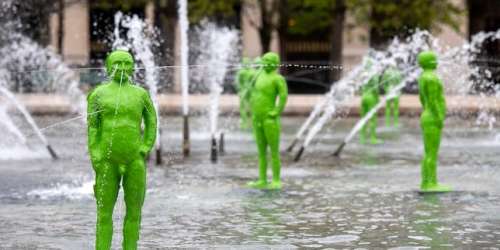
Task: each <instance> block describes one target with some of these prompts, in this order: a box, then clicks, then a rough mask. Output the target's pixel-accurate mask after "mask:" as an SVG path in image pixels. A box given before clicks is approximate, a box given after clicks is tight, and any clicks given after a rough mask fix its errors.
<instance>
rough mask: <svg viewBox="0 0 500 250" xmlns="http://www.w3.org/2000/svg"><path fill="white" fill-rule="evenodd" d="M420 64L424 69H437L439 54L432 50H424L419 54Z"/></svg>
mask: <svg viewBox="0 0 500 250" xmlns="http://www.w3.org/2000/svg"><path fill="white" fill-rule="evenodd" d="M418 64H419V65H420V67H422V68H423V69H431V70H432V69H436V68H437V56H436V54H435V53H434V52H432V51H424V52H421V53H420V54H418Z"/></svg>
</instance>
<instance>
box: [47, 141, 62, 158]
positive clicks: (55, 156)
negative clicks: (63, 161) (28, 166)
mask: <svg viewBox="0 0 500 250" xmlns="http://www.w3.org/2000/svg"><path fill="white" fill-rule="evenodd" d="M46 147H47V150H48V151H49V154H50V157H52V160H57V159H59V157H58V156H57V154H56V151H54V149H53V148H52V146H50V145H49V144H47V146H46Z"/></svg>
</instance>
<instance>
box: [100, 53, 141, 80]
mask: <svg viewBox="0 0 500 250" xmlns="http://www.w3.org/2000/svg"><path fill="white" fill-rule="evenodd" d="M106 71H107V73H108V75H109V76H110V77H112V78H113V80H115V81H124V82H126V81H128V79H129V77H130V76H132V73H133V72H134V58H133V57H132V55H131V54H130V53H129V52H127V51H125V50H115V51H113V52H111V53H110V54H109V55H108V56H107V57H106Z"/></svg>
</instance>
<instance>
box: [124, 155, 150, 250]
mask: <svg viewBox="0 0 500 250" xmlns="http://www.w3.org/2000/svg"><path fill="white" fill-rule="evenodd" d="M123 191H124V198H125V206H126V208H127V212H126V214H125V222H124V225H123V249H124V250H135V249H137V241H138V240H139V229H140V227H141V210H142V205H143V204H144V197H145V192H146V166H145V164H144V159H142V157H141V158H140V159H137V160H135V161H134V162H132V163H131V164H130V166H128V169H127V170H126V171H125V174H124V176H123Z"/></svg>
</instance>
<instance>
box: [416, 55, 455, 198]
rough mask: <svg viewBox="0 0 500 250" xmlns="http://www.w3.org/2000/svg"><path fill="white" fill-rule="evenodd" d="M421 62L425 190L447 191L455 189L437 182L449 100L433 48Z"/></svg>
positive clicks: (419, 80) (421, 119)
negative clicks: (440, 149)
mask: <svg viewBox="0 0 500 250" xmlns="http://www.w3.org/2000/svg"><path fill="white" fill-rule="evenodd" d="M418 63H419V64H420V67H422V69H423V72H422V74H421V75H420V77H419V79H418V88H419V94H420V103H421V104H422V115H421V116H420V125H421V127H422V131H423V135H424V136H423V138H424V150H425V153H424V159H423V160H422V183H421V186H420V189H421V191H422V192H447V191H450V190H451V188H450V187H448V186H446V185H441V184H439V183H438V181H437V160H438V152H439V144H440V142H441V131H442V130H443V124H444V119H445V117H446V100H445V97H444V93H443V86H442V84H441V80H440V79H439V78H438V76H437V75H436V73H435V72H434V71H435V70H436V67H437V58H436V55H435V54H434V53H433V52H431V51H426V52H422V53H420V54H419V55H418Z"/></svg>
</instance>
